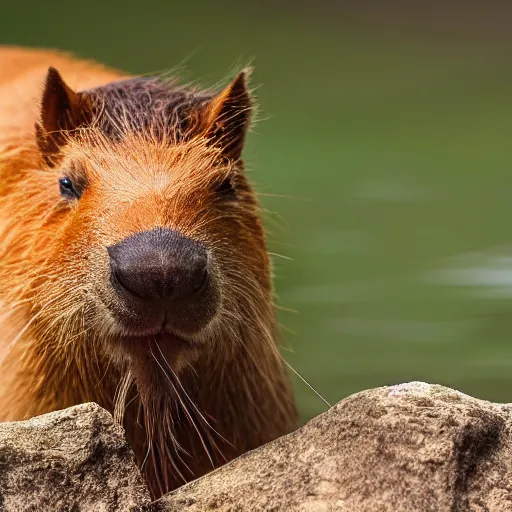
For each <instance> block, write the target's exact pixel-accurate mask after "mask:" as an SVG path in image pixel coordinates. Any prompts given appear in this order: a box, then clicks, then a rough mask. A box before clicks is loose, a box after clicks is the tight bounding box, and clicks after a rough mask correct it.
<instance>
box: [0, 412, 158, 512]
mask: <svg viewBox="0 0 512 512" xmlns="http://www.w3.org/2000/svg"><path fill="white" fill-rule="evenodd" d="M149 502H150V499H149V494H148V492H147V490H146V487H145V485H144V483H143V480H142V477H141V475H140V473H139V470H138V468H137V466H136V464H135V459H134V456H133V454H132V451H131V449H130V447H129V446H128V444H127V443H126V441H125V440H124V433H123V430H122V429H121V428H120V427H118V426H116V425H114V423H113V421H112V417H111V416H110V414H108V413H107V411H105V410H103V409H102V408H101V407H99V406H98V405H96V404H92V403H89V404H84V405H79V406H77V407H71V408H69V409H65V410H63V411H58V412H55V413H51V414H45V415H43V416H38V417H36V418H33V419H31V420H28V421H19V422H12V423H0V510H1V511H2V512H20V511H29V510H30V511H33V512H45V511H52V512H53V511H73V512H80V511H94V512H107V511H108V512H110V511H112V512H113V511H130V510H143V509H144V508H145V507H146V506H147V505H148V504H149Z"/></svg>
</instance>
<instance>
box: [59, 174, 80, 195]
mask: <svg viewBox="0 0 512 512" xmlns="http://www.w3.org/2000/svg"><path fill="white" fill-rule="evenodd" d="M59 187H60V193H61V195H62V197H65V198H66V199H80V193H79V192H78V191H77V189H76V188H75V186H74V185H73V182H72V181H71V180H70V179H69V178H68V177H64V178H61V179H60V180H59Z"/></svg>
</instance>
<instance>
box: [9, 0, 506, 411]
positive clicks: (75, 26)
mask: <svg viewBox="0 0 512 512" xmlns="http://www.w3.org/2000/svg"><path fill="white" fill-rule="evenodd" d="M353 4H357V5H351V4H349V3H342V2H338V3H336V4H335V5H334V3H333V2H328V1H326V0H320V1H317V2H309V3H308V2H291V1H283V0H279V1H276V2H270V1H266V2H232V3H230V2H204V1H196V2H188V3H185V2H171V1H167V2H163V1H162V2H151V1H145V2H140V1H133V0H124V1H123V2H118V1H106V0H103V1H99V0H88V1H87V2H82V3H72V2H59V1H51V0H48V1H46V2H41V1H40V0H33V1H19V2H12V1H8V2H4V3H2V4H1V6H0V42H2V43H10V44H23V45H33V46H43V47H56V48H62V49H67V50H71V51H73V52H76V53H77V54H79V55H81V56H87V57H92V58H95V59H97V60H99V61H101V62H104V63H107V64H110V65H113V66H116V67H118V68H122V69H125V70H128V71H131V72H134V73H145V72H151V71H157V70H168V69H170V68H174V67H176V66H177V69H178V73H179V74H180V76H182V77H183V79H184V80H185V81H190V80H193V81H198V82H201V83H204V84H205V85H208V86H209V85H212V84H215V83H218V82H219V81H220V80H222V79H224V78H225V77H226V76H227V75H228V74H229V73H230V72H232V71H233V70H234V69H235V68H239V67H240V66H241V65H244V64H246V63H248V62H252V64H253V65H254V66H255V73H254V75H253V83H254V85H257V86H261V87H258V89H257V96H258V98H259V101H260V105H261V113H260V118H262V121H261V122H260V123H259V124H258V125H257V126H256V127H255V129H254V132H253V133H252V134H251V136H250V138H249V143H248V147H247V150H246V154H245V155H246V160H247V162H248V165H249V168H250V176H251V179H252V181H253V182H255V183H256V185H257V187H258V190H259V191H260V192H261V193H262V194H263V195H262V201H263V204H264V206H265V208H266V209H267V214H266V222H267V226H268V228H269V231H270V238H271V248H272V252H274V253H277V254H280V255H283V256H286V257H287V258H291V259H285V258H280V257H278V256H276V257H275V274H276V280H275V282H276V288H277V292H278V295H279V302H280V304H281V305H282V306H284V307H285V308H290V309H293V310H296V311H297V313H292V312H287V311H282V312H281V313H280V321H281V323H282V325H283V326H284V328H285V330H284V338H285V343H286V345H287V347H288V350H287V351H286V352H285V355H286V358H287V360H288V361H289V362H290V364H291V365H292V366H293V367H294V368H295V369H296V370H297V371H298V372H300V373H301V374H302V375H303V376H304V378H305V379H307V380H308V381H309V382H310V383H311V384H312V385H313V386H314V387H315V388H316V389H317V390H318V391H319V392H320V393H321V394H322V395H323V396H324V397H325V398H326V399H327V400H328V401H330V402H331V403H334V402H336V401H338V400H340V399H341V398H343V397H344V396H346V395H348V394H350V393H353V392H356V391H359V390H361V389H364V388H368V387H374V386H380V385H387V384H393V383H397V382H401V381H407V380H412V379H419V380H426V381H430V382H436V383H441V384H445V385H449V386H452V387H455V388H457V389H460V390H462V391H464V392H466V393H469V394H472V395H475V396H477V397H481V398H487V399H491V400H497V401H512V232H511V228H510V215H511V213H512V204H511V197H512V145H511V144H510V136H511V133H512V59H511V57H510V55H511V47H512V34H510V30H509V27H510V21H511V19H512V18H511V13H512V8H511V7H508V6H503V5H501V4H497V3H496V4H494V3H493V2H471V1H467V2H464V3H460V4H458V3H456V2H455V3H451V2H449V4H450V6H449V7H448V6H446V5H444V3H443V2H441V1H431V2H428V5H427V3H426V2H425V3H420V2H405V1H404V2H402V3H400V2H377V1H374V2H371V1H362V2H353ZM295 384H296V389H297V394H298V399H299V405H300V409H301V412H302V415H303V418H308V417H310V416H312V415H315V414H318V413H319V412H321V411H322V410H324V409H325V405H324V404H323V403H322V401H321V400H320V399H319V398H318V397H317V396H316V395H314V394H313V393H312V392H311V391H310V390H309V389H308V388H307V387H306V386H305V385H304V384H302V383H301V382H300V381H299V380H298V379H296V383H295Z"/></svg>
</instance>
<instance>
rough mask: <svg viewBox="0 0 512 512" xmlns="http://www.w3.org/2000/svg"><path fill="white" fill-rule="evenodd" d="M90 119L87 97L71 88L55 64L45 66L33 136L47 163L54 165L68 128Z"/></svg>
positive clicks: (84, 124) (81, 125)
mask: <svg viewBox="0 0 512 512" xmlns="http://www.w3.org/2000/svg"><path fill="white" fill-rule="evenodd" d="M91 119H92V115H91V109H90V105H89V102H88V100H87V97H86V96H85V95H84V94H82V93H77V92H75V91H73V89H71V88H70V87H69V86H68V85H67V84H66V83H65V82H64V80H63V79H62V77H61V76H60V73H59V72H58V71H57V70H56V69H55V68H53V67H50V68H48V73H47V75H46V81H45V87H44V92H43V97H42V100H41V117H40V121H39V122H38V123H36V140H37V144H38V145H39V148H40V150H41V153H42V156H43V159H44V160H45V161H46V163H47V164H49V165H54V164H55V158H56V156H57V155H58V153H59V150H60V148H61V147H62V146H63V145H64V144H65V143H66V137H69V136H70V135H72V134H71V133H70V132H71V131H72V130H76V129H78V128H81V127H83V126H86V125H87V124H89V123H90V122H91Z"/></svg>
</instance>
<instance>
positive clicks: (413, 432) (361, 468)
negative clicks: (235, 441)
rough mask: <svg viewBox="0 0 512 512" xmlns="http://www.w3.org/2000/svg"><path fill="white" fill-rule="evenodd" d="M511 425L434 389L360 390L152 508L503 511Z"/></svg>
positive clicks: (178, 511) (509, 410)
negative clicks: (291, 432)
mask: <svg viewBox="0 0 512 512" xmlns="http://www.w3.org/2000/svg"><path fill="white" fill-rule="evenodd" d="M511 427H512V406H509V405H498V404H491V403H489V402H485V401H481V400H477V399H474V398H471V397H469V396H467V395H464V394H462V393H459V392H457V391H453V390H451V389H447V388H444V387H441V386H433V385H428V384H423V383H410V384H402V385H399V386H393V387H387V388H379V389H374V390H370V391H364V392H362V393H359V394H357V395H353V396H351V397H349V398H347V399H345V400H343V401H342V402H340V403H339V404H338V405H336V406H334V407H332V408H331V409H330V410H329V411H328V412H326V413H325V414H322V415H321V416H319V417H317V418H315V419H313V420H312V421H310V422H309V423H308V424H307V425H306V426H304V427H303V428H302V429H300V430H299V431H297V432H294V433H293V434H290V435H288V436H285V437H283V438H281V439H278V440H277V441H274V442H273V443H270V444H268V445H266V446H264V447H262V448H259V449H257V450H254V451H253V452H250V453H248V454H246V455H244V456H242V457H240V458H238V459H237V460H235V461H233V462H232V463H231V464H229V465H227V466H224V467H223V468H220V469H219V470H217V471H215V472H213V473H211V474H209V475H207V476H205V477H203V478H201V479H199V480H196V481H195V482H192V483H190V484H188V485H186V486H184V487H181V488H180V489H178V490H176V491H175V492H173V493H171V494H169V495H167V496H165V497H164V498H162V499H160V500H159V501H158V502H156V503H155V504H154V505H153V509H154V510H155V512H156V511H158V512H163V511H166V512H171V511H172V512H185V511H187V512H199V511H203V510H208V511H213V510H218V511H250V512H257V511H300V512H388V511H389V512H402V511H403V512H423V511H424V512H444V511H446V512H470V511H482V512H483V511H488V512H505V511H512V443H511V439H510V429H511Z"/></svg>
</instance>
